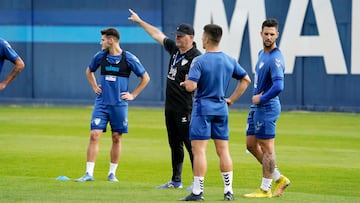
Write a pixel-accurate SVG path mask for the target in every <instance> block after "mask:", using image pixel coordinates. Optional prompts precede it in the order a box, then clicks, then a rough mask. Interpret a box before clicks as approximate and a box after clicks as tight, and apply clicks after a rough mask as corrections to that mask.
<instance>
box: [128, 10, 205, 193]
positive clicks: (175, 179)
mask: <svg viewBox="0 0 360 203" xmlns="http://www.w3.org/2000/svg"><path fill="white" fill-rule="evenodd" d="M129 12H130V13H131V16H130V17H129V20H131V21H133V22H136V23H137V24H139V25H140V26H141V27H142V28H143V29H144V30H145V31H146V32H147V33H148V34H149V35H150V36H151V37H152V38H153V39H154V40H156V41H157V42H158V43H159V44H160V45H162V46H163V47H164V49H165V50H166V51H167V52H168V53H169V54H170V60H169V66H168V75H167V78H166V99H165V124H166V130H167V135H168V144H169V146H170V149H171V165H172V177H171V180H170V181H169V182H167V183H165V184H162V185H159V186H157V188H182V177H181V176H182V168H183V162H184V154H185V153H184V146H185V148H186V150H187V151H188V154H189V157H190V161H191V165H193V156H192V152H191V142H190V140H189V124H190V114H191V110H192V104H193V93H192V92H187V91H186V90H185V89H184V88H183V87H181V86H180V82H183V81H184V80H185V75H187V74H188V72H189V68H190V64H191V62H192V60H193V59H194V58H195V57H196V56H199V55H200V54H201V52H200V51H199V50H198V49H197V48H196V43H195V42H194V28H193V27H192V26H191V25H189V24H185V23H183V24H180V25H179V26H178V27H177V28H176V31H175V32H174V34H175V36H176V37H175V40H173V39H170V38H169V37H167V36H166V35H165V34H164V33H163V32H161V31H160V30H159V29H158V28H156V27H154V26H153V25H151V24H149V23H147V22H145V21H144V20H142V19H141V18H140V17H139V16H138V15H137V14H136V13H135V12H134V11H133V10H131V9H129ZM187 189H191V186H190V187H188V188H187Z"/></svg>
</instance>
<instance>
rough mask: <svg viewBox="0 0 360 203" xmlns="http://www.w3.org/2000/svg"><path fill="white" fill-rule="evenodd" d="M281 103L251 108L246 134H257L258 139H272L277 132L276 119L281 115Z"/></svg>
mask: <svg viewBox="0 0 360 203" xmlns="http://www.w3.org/2000/svg"><path fill="white" fill-rule="evenodd" d="M280 111H281V109H280V106H279V105H267V106H261V107H255V108H251V110H250V112H249V115H248V119H247V125H246V135H255V136H256V138H258V139H272V138H275V134H276V120H277V119H278V118H279V116H280Z"/></svg>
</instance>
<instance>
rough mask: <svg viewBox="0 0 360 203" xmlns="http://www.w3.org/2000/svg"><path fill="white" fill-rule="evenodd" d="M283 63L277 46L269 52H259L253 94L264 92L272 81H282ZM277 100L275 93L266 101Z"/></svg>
mask: <svg viewBox="0 0 360 203" xmlns="http://www.w3.org/2000/svg"><path fill="white" fill-rule="evenodd" d="M284 71H285V63H284V58H283V55H282V53H281V51H280V50H279V49H278V48H275V49H273V50H272V51H270V52H269V53H264V51H263V50H261V51H260V52H259V59H258V62H257V63H256V66H255V77H254V95H256V94H259V93H261V92H263V94H265V93H266V92H267V91H268V90H269V89H270V88H271V86H272V85H273V81H275V80H281V82H282V83H283V82H284ZM274 100H279V98H278V96H277V95H276V96H275V97H273V98H272V99H270V100H269V101H268V102H273V101H274Z"/></svg>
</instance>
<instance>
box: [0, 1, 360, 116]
mask: <svg viewBox="0 0 360 203" xmlns="http://www.w3.org/2000/svg"><path fill="white" fill-rule="evenodd" d="M249 1H251V0H249ZM210 2H211V1H209V3H210ZM234 2H236V1H224V6H225V9H226V10H228V11H231V10H232V9H233V8H234ZM265 2H266V3H265V5H266V15H267V17H277V18H278V19H279V22H280V29H279V30H280V33H281V27H282V25H283V24H284V22H285V18H286V13H287V11H288V7H289V2H290V0H272V1H265ZM331 2H332V4H333V9H334V13H339V15H338V16H341V18H340V17H338V18H337V20H339V19H340V20H339V21H337V24H338V25H339V26H338V27H339V30H338V31H339V35H340V38H341V39H343V40H342V44H341V45H342V47H343V49H344V50H345V51H344V55H345V60H346V63H347V64H349V63H350V53H349V52H350V51H349V50H350V48H351V42H349V41H350V40H351V1H350V0H341V1H340V0H337V1H335V0H333V1H331ZM195 3H196V1H195V0H183V1H174V0H158V1H153V0H136V1H130V0H127V1H125V0H121V1H116V0H102V1H95V0H81V1H80V0H75V1H74V0H62V1H49V0H2V1H0V37H1V38H4V39H6V40H8V41H9V42H10V44H11V45H12V47H13V48H14V49H15V50H16V51H17V52H18V53H19V54H20V55H21V57H22V58H23V59H24V61H25V63H26V68H25V70H24V71H23V72H22V73H21V74H20V75H19V76H18V77H17V78H16V79H15V81H13V83H12V84H11V85H9V86H8V87H7V88H6V89H5V90H4V91H2V92H0V104H17V103H22V104H50V105H52V104H60V105H62V104H64V105H66V104H76V105H77V104H84V105H91V104H92V103H93V100H94V98H95V95H94V93H93V91H92V89H91V88H90V86H89V84H88V81H87V79H86V76H85V68H86V67H87V66H88V64H89V62H90V59H91V58H92V56H93V55H94V54H95V53H96V52H97V51H99V49H100V45H99V42H100V38H101V36H100V32H99V31H100V30H101V29H104V28H106V27H117V28H119V30H120V32H121V47H122V48H123V49H125V50H128V51H130V52H132V53H134V54H135V55H136V56H138V58H139V59H140V61H141V62H142V64H143V65H144V66H145V68H146V69H147V71H148V72H149V74H150V77H151V82H150V84H149V85H148V87H147V88H146V89H145V90H144V91H143V92H142V94H141V95H140V96H139V97H138V98H137V100H136V101H133V102H132V104H130V105H141V106H162V105H163V103H164V99H165V98H164V95H165V82H166V73H167V65H168V57H169V56H168V54H167V53H166V52H165V51H164V50H163V48H162V47H161V46H160V45H158V44H157V43H156V42H155V41H154V40H152V39H151V38H150V37H149V36H148V35H147V34H146V33H145V32H144V31H143V30H142V29H141V28H140V27H139V26H137V25H136V24H134V23H133V22H131V21H129V20H128V19H127V18H128V16H129V12H128V8H132V9H134V10H135V11H136V12H137V13H138V14H139V15H140V16H141V17H142V18H143V19H144V20H146V21H148V22H149V23H151V24H153V25H155V26H156V27H158V28H159V29H161V30H163V32H164V33H165V34H166V35H168V36H169V37H173V35H172V34H171V32H172V31H173V30H174V29H175V28H176V26H177V25H178V24H179V23H181V22H188V23H193V21H194V12H195ZM344 8H345V9H344ZM227 15H229V16H231V12H229V13H227ZM315 26H316V22H315ZM259 27H260V25H259ZM313 27H314V14H313V13H312V9H311V4H309V9H308V12H307V13H306V18H305V22H304V25H303V30H305V31H306V30H313ZM340 28H341V29H340ZM245 31H247V30H245ZM248 38H249V34H248V33H244V36H243V44H242V47H241V49H242V52H241V55H240V56H239V58H240V59H239V62H240V64H241V65H242V66H243V67H244V68H245V69H246V70H247V71H248V73H249V74H250V75H251V78H253V74H252V72H251V63H250V62H249V58H250V56H249V51H247V49H249V39H248ZM223 40H226V39H223ZM279 41H281V38H280V39H279ZM197 43H198V46H201V42H197ZM259 43H261V41H260V40H259ZM309 66H317V67H320V68H316V69H309V68H308V67H309ZM321 67H324V62H323V60H322V58H321V57H297V58H296V63H295V66H294V72H293V73H292V74H286V75H285V90H284V92H283V93H282V94H281V101H282V104H283V109H284V110H317V111H318V110H319V111H323V110H325V111H347V112H360V94H359V93H360V91H359V88H356V87H357V85H358V84H360V75H355V74H345V75H328V74H326V72H325V70H324V68H321ZM11 68H12V64H11V63H9V62H6V63H5V65H4V67H3V70H2V73H1V75H0V80H2V79H3V78H4V77H5V76H6V75H7V74H8V73H9V72H10V70H11ZM137 82H138V79H137V78H135V77H134V76H133V75H132V76H131V83H130V89H133V88H134V87H135V85H136V84H137ZM234 85H235V83H232V84H231V86H230V87H229V92H231V91H232V90H233V88H234ZM349 87H352V88H349ZM354 87H355V88H354ZM319 90H321V91H319ZM347 90H349V91H347ZM350 90H352V91H350ZM354 91H355V92H354ZM251 95H252V87H249V89H248V90H247V92H246V93H245V94H244V96H243V97H242V98H241V99H240V100H239V101H238V102H237V103H236V104H235V105H234V107H232V108H248V107H249V105H250V102H251Z"/></svg>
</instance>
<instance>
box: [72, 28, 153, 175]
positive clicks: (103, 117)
mask: <svg viewBox="0 0 360 203" xmlns="http://www.w3.org/2000/svg"><path fill="white" fill-rule="evenodd" d="M101 35H102V37H101V43H100V44H101V51H99V52H98V53H96V54H95V56H94V57H93V58H92V60H91V62H90V65H89V66H88V67H87V69H86V76H87V79H88V80H89V83H90V85H91V87H92V89H93V91H94V92H95V93H96V95H97V97H96V100H95V104H94V109H93V113H92V118H91V124H90V128H91V132H90V141H89V145H88V150H87V162H86V173H85V175H84V176H82V177H81V178H79V179H77V180H76V181H78V182H84V181H93V180H94V175H93V174H94V167H95V160H96V155H97V154H98V151H99V140H100V137H101V134H102V133H103V132H105V131H106V126H107V124H108V123H110V126H111V131H112V134H111V136H112V146H111V150H110V159H111V160H110V169H109V173H108V181H112V182H118V180H117V178H116V176H115V172H116V169H117V166H118V162H119V160H120V155H121V139H122V134H123V133H127V132H128V117H127V115H128V101H131V100H134V99H135V98H136V97H137V96H138V95H139V94H140V93H141V91H142V90H143V89H144V88H145V87H146V85H147V84H148V82H149V81H150V77H149V75H148V73H147V72H146V70H145V68H144V67H143V65H142V64H141V63H140V61H139V59H138V58H137V57H136V56H135V55H133V54H132V53H130V52H129V51H125V50H123V49H121V48H120V44H119V43H120V33H119V31H118V30H116V29H115V28H107V29H104V30H101ZM99 68H100V71H101V73H100V84H98V83H97V81H96V78H95V75H94V72H95V71H97V70H98V69H99ZM131 72H133V73H135V75H136V76H137V77H139V78H140V81H139V83H138V85H137V86H136V88H135V89H134V90H133V91H132V92H129V87H128V85H129V76H130V73H131Z"/></svg>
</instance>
